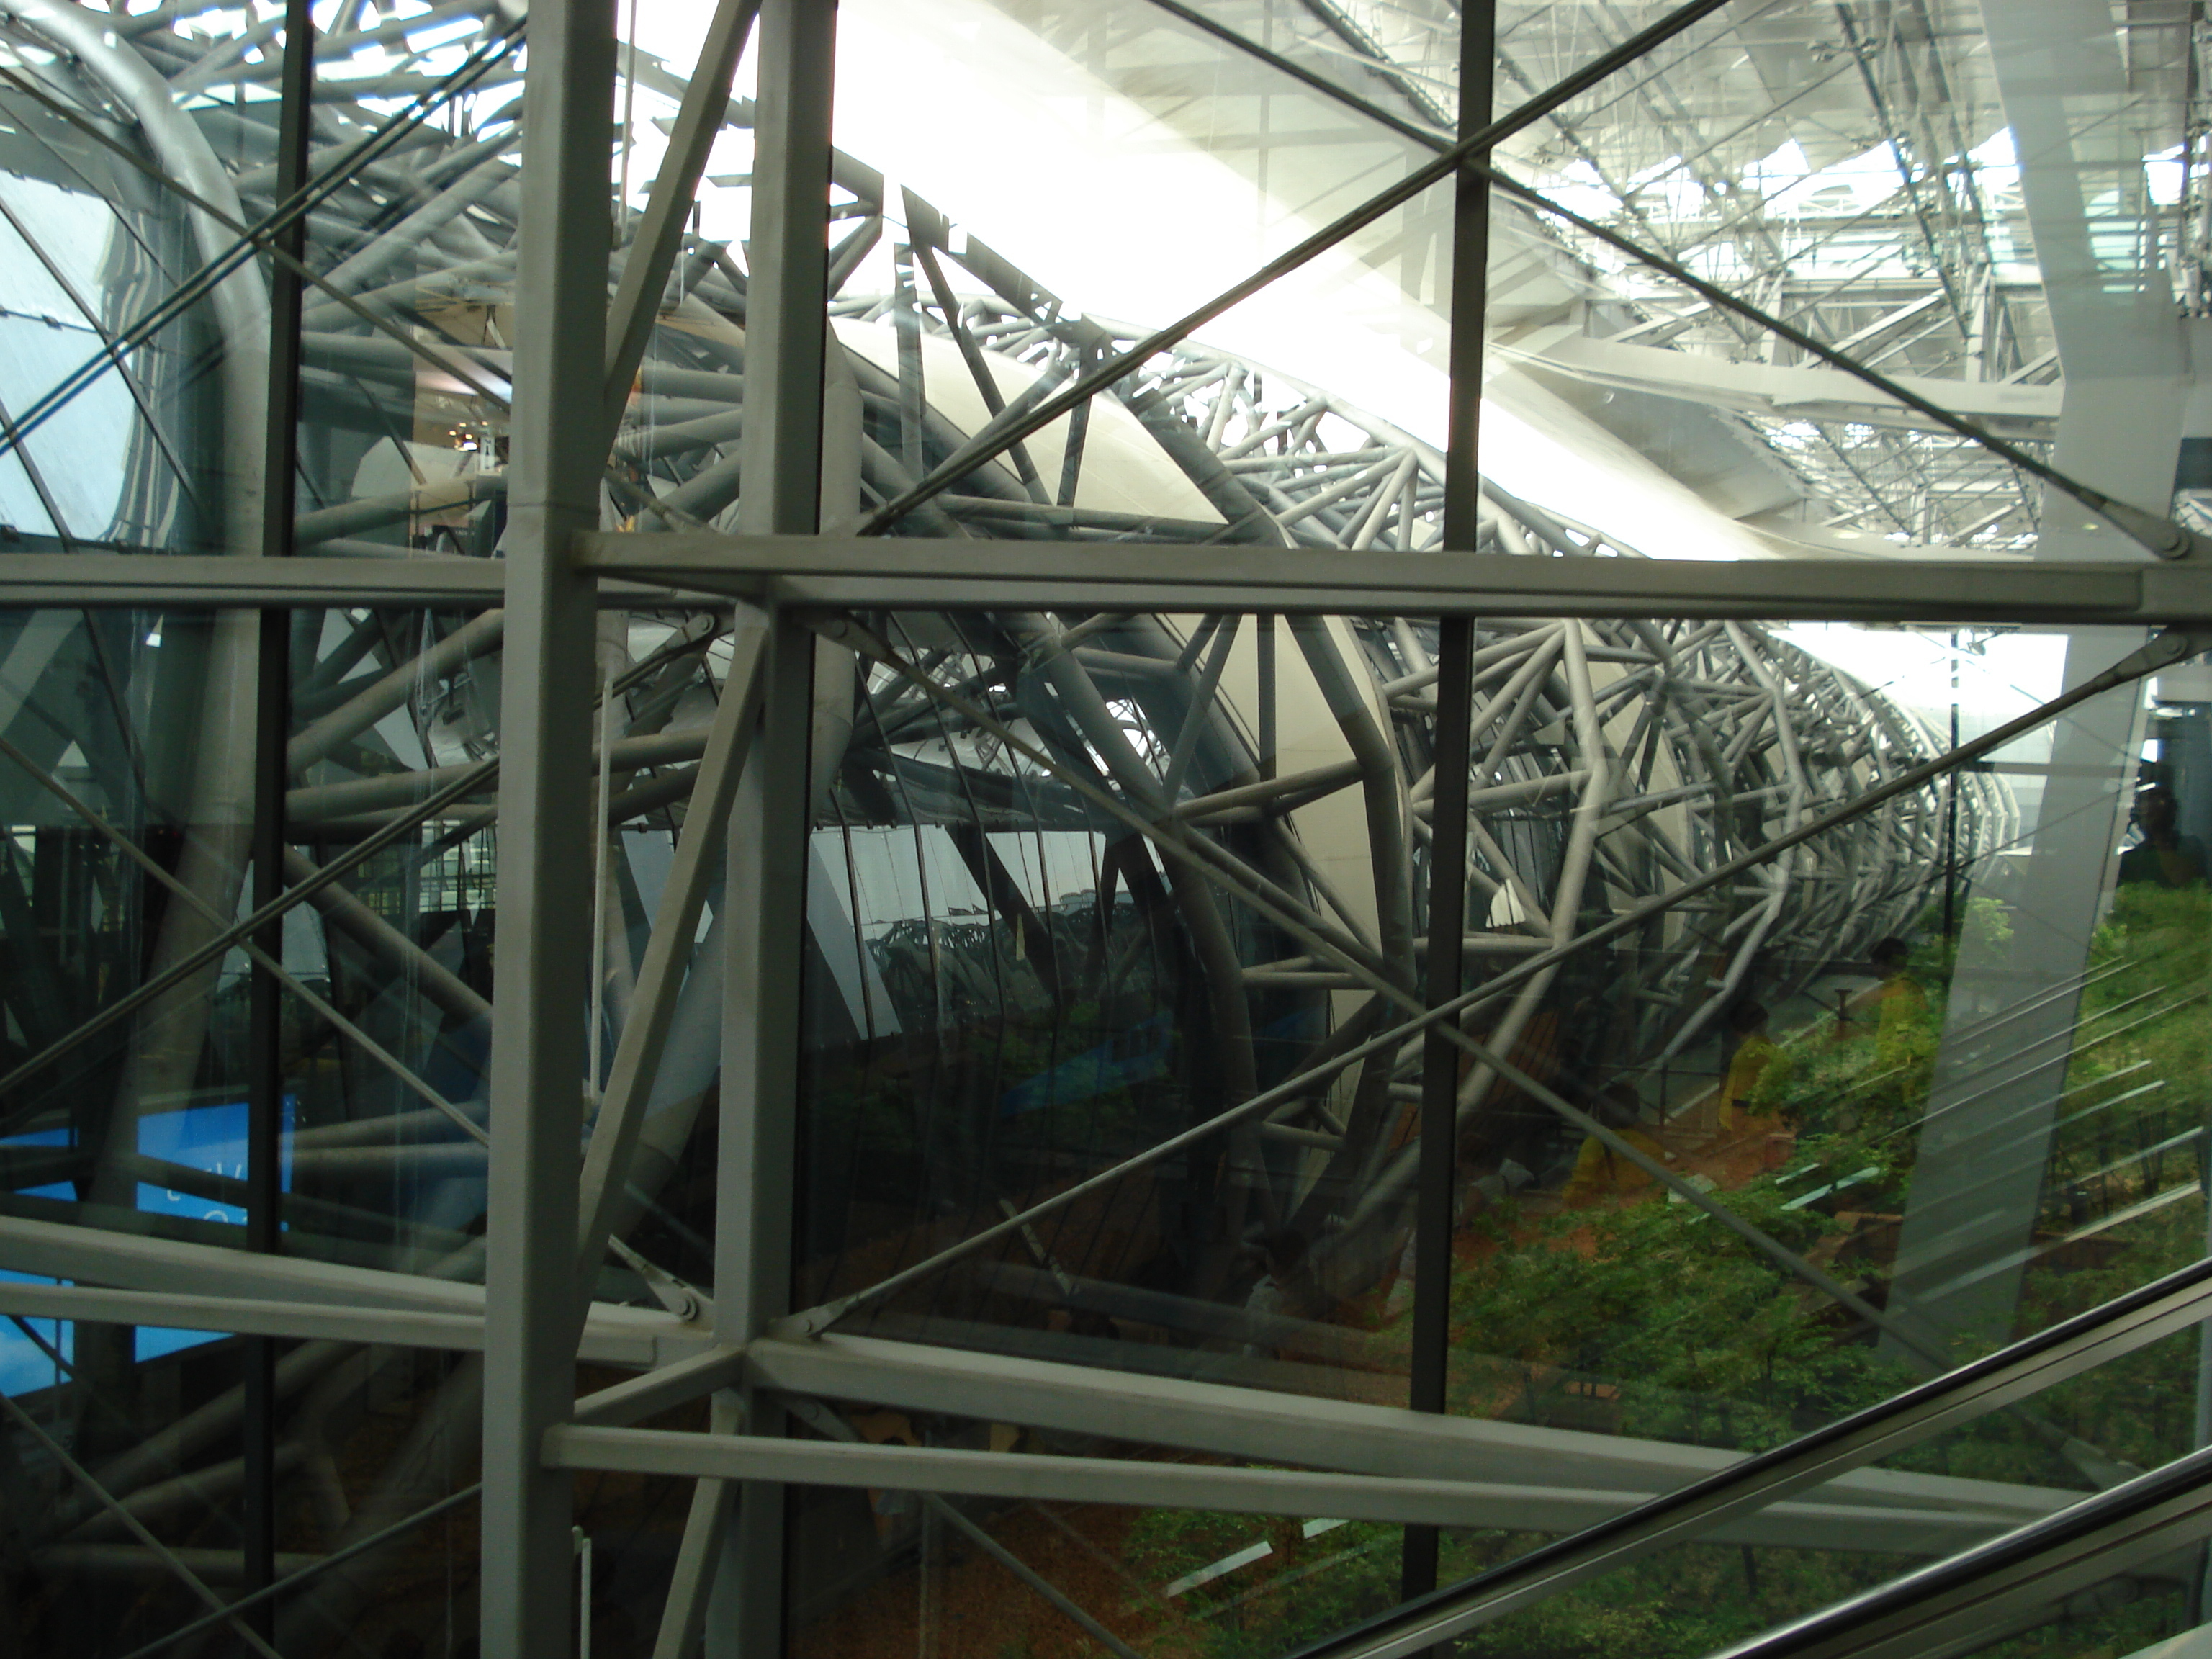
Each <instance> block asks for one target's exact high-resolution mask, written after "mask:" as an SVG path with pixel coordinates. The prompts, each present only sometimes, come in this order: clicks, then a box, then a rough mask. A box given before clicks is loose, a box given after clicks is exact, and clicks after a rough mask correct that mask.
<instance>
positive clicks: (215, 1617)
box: [123, 1480, 483, 1659]
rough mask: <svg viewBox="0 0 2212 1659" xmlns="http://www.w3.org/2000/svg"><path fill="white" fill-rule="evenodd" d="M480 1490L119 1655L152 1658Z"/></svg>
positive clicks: (464, 1492) (476, 1489)
mask: <svg viewBox="0 0 2212 1659" xmlns="http://www.w3.org/2000/svg"><path fill="white" fill-rule="evenodd" d="M481 1492H483V1482H482V1481H481V1480H479V1481H477V1482H476V1483H475V1484H474V1485H473V1486H464V1487H463V1488H462V1489H461V1490H460V1491H459V1492H454V1493H453V1494H452V1495H451V1496H450V1497H447V1498H440V1499H439V1500H438V1501H437V1502H436V1503H435V1504H430V1505H429V1506H428V1508H426V1509H420V1510H416V1511H415V1513H414V1514H412V1515H410V1516H407V1517H406V1518H405V1519H404V1520H400V1521H395V1522H392V1524H391V1525H390V1526H388V1527H386V1528H384V1529H383V1530H381V1531H380V1532H374V1533H371V1534H369V1535H368V1537H366V1538H362V1539H357V1540H356V1541H354V1542H353V1543H350V1544H348V1545H347V1546H346V1547H344V1548H343V1549H339V1550H332V1551H331V1553H329V1554H328V1555H325V1556H320V1557H318V1558H317V1559H315V1560H314V1561H313V1563H312V1564H310V1565H307V1566H304V1567H302V1568H301V1569H300V1570H299V1571H297V1572H295V1573H294V1574H293V1575H292V1576H291V1577H289V1578H283V1579H279V1580H278V1581H277V1582H276V1583H273V1584H271V1585H270V1586H269V1587H268V1588H267V1589H258V1590H256V1591H254V1592H253V1593H252V1595H241V1596H240V1597H239V1598H238V1600H237V1601H233V1602H231V1603H230V1604H229V1605H228V1607H224V1608H222V1610H221V1611H220V1612H216V1613H205V1614H203V1615H202V1616H201V1617H199V1618H197V1619H195V1620H192V1621H191V1623H190V1624H188V1625H179V1626H177V1628H176V1629H174V1630H173V1631H171V1632H169V1633H168V1634H167V1636H157V1637H155V1638H154V1639H153V1640H152V1641H150V1642H149V1643H147V1644H145V1645H144V1646H143V1647H137V1648H133V1649H131V1651H130V1652H128V1653H126V1654H125V1655H124V1656H123V1659H153V1656H154V1655H155V1654H157V1653H159V1652H161V1650H163V1649H164V1648H168V1647H173V1646H175V1645H176V1644H178V1643H179V1642H181V1641H183V1640H184V1639H185V1638H187V1637H191V1636H197V1635H198V1634H199V1633H200V1632H203V1631H206V1630H211V1629H213V1628H214V1627H215V1626H217V1625H219V1624H222V1622H223V1621H224V1620H227V1619H229V1618H232V1617H234V1615H236V1614H238V1613H245V1612H248V1611H251V1610H252V1608H254V1607H259V1606H261V1605H263V1604H264V1602H269V1601H275V1600H276V1598H277V1597H278V1596H280V1595H288V1594H289V1593H290V1592H291V1591H293V1590H295V1589H299V1588H300V1587H301V1585H302V1584H305V1583H308V1582H310V1581H311V1580H313V1578H314V1577H316V1575H318V1574H319V1573H325V1572H328V1571H330V1570H331V1568H332V1567H341V1566H343V1565H345V1564H346V1563H347V1562H349V1561H350V1560H352V1559H354V1558H355V1557H356V1556H361V1555H366V1554H367V1553H368V1552H369V1551H371V1550H374V1549H379V1548H381V1547H383V1546H384V1545H386V1544H388V1543H390V1542H391V1541H392V1540H393V1539H395V1538H398V1537H400V1536H401V1535H403V1534H406V1533H410V1532H412V1531H414V1530H415V1528H417V1527H419V1526H421V1525H422V1524H423V1522H427V1521H435V1520H436V1519H437V1518H438V1517H439V1516H441V1515H443V1514H445V1513H446V1512H447V1510H457V1509H459V1508H460V1506H461V1505H462V1504H466V1503H469V1502H470V1501H471V1500H472V1499H474V1498H476V1497H477V1495H478V1494H480V1493H481Z"/></svg>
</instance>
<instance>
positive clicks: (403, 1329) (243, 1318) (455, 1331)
mask: <svg viewBox="0 0 2212 1659" xmlns="http://www.w3.org/2000/svg"><path fill="white" fill-rule="evenodd" d="M461 1288H464V1289H465V1288H467V1287H466V1286H463V1287H461ZM479 1301H481V1297H479ZM633 1311H635V1310H629V1309H622V1308H605V1307H603V1308H599V1309H596V1310H594V1312H595V1313H598V1314H600V1315H605V1316H611V1317H600V1318H595V1319H594V1320H592V1322H590V1323H589V1324H587V1325H586V1327H585V1330H584V1338H583V1343H582V1346H580V1348H579V1349H578V1351H577V1358H580V1359H584V1360H587V1361H589V1362H591V1363H592V1364H603V1365H641V1366H644V1365H653V1364H658V1363H659V1362H660V1361H661V1360H663V1359H664V1358H665V1357H666V1355H665V1351H664V1349H663V1347H662V1345H661V1342H660V1340H659V1333H657V1332H656V1331H654V1330H653V1329H652V1328H649V1327H647V1326H644V1325H641V1324H640V1323H639V1322H636V1321H634V1320H631V1319H628V1318H625V1317H623V1316H624V1315H626V1314H628V1313H630V1312H633ZM0 1314H15V1315H17V1316H21V1317H22V1318H25V1319H72V1320H76V1319H81V1320H84V1321H87V1322H89V1323H92V1324H95V1325H145V1326H150V1327H153V1328H155V1329H161V1330H184V1331H222V1332H225V1333H228V1334H233V1335H238V1336H283V1337H295V1338H299V1339H301V1340H313V1339H318V1338H319V1339H323V1340H329V1341H333V1342H379V1343H385V1344H388V1345H389V1346H392V1347H396V1348H438V1349H442V1350H445V1351H447V1352H455V1353H477V1352H483V1345H484V1336H483V1311H482V1310H481V1308H480V1307H479V1309H478V1310H477V1311H476V1312H473V1313H431V1312H427V1311H424V1310H419V1309H404V1308H359V1307H348V1306H346V1305H344V1304H342V1303H334V1302H277V1301H268V1300H264V1299H260V1298H256V1297H236V1296H178V1295H175V1294H173V1293H172V1292H167V1291H161V1292H156V1291H114V1290H108V1289H106V1288H104V1287H101V1286H99V1285H27V1284H24V1283H21V1281H19V1280H15V1279H0ZM684 1363H685V1362H684V1361H681V1360H679V1361H677V1362H676V1364H674V1365H669V1366H667V1367H665V1370H674V1369H675V1368H676V1365H680V1364H684ZM662 1374H663V1373H662V1372H648V1373H647V1376H660V1375H662ZM643 1414H647V1415H649V1413H643Z"/></svg>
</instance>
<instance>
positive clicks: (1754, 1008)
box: [1720, 997, 1790, 1134]
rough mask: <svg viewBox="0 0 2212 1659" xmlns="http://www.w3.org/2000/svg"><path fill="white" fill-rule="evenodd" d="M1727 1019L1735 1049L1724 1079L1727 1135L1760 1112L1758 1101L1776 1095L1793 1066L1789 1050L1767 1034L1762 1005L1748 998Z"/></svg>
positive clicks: (1723, 1117)
mask: <svg viewBox="0 0 2212 1659" xmlns="http://www.w3.org/2000/svg"><path fill="white" fill-rule="evenodd" d="M1727 1018H1728V1028H1729V1033H1730V1034H1731V1035H1732V1036H1734V1037H1735V1052H1734V1053H1733V1054H1730V1055H1729V1068H1728V1074H1727V1076H1725V1077H1724V1078H1723V1079H1721V1109H1720V1122H1721V1133H1723V1134H1729V1133H1733V1132H1734V1131H1735V1128H1736V1127H1737V1125H1738V1122H1739V1121H1740V1120H1741V1119H1743V1118H1747V1117H1749V1116H1750V1115H1752V1114H1753V1112H1754V1111H1755V1110H1756V1109H1757V1106H1756V1103H1755V1100H1756V1099H1758V1098H1764V1097H1770V1096H1771V1095H1772V1094H1773V1092H1774V1090H1775V1087H1776V1085H1778V1084H1780V1083H1781V1081H1782V1079H1784V1077H1786V1076H1787V1075H1789V1072H1790V1054H1789V1051H1788V1050H1787V1049H1785V1048H1783V1046H1782V1045H1781V1044H1780V1043H1778V1042H1776V1041H1775V1040H1774V1039H1773V1038H1772V1037H1771V1036H1767V1035H1766V1010H1765V1008H1763V1007H1761V1006H1759V1004H1758V1003H1756V1002H1753V1000H1751V999H1750V998H1748V997H1746V998H1745V999H1744V1000H1742V1001H1741V1002H1738V1003H1736V1004H1735V1005H1734V1006H1731V1007H1730V1008H1729V1011H1728V1017H1727Z"/></svg>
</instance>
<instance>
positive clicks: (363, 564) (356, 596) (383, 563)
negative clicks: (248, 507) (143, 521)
mask: <svg viewBox="0 0 2212 1659" xmlns="http://www.w3.org/2000/svg"><path fill="white" fill-rule="evenodd" d="M506 599H507V569H506V566H505V565H504V563H502V562H500V561H497V560H493V559H457V558H452V557H443V556H441V557H426V558H410V557H409V556H407V554H406V550H404V549H403V548H397V547H395V548H393V549H392V556H391V557H390V558H388V559H327V558H314V557H312V556H301V557H299V558H291V559H281V560H279V559H236V558H228V557H223V556H201V555H197V554H179V555H177V556H174V557H172V556H168V555H167V554H159V553H10V554H4V555H0V605H60V606H67V607H70V608H71V609H76V608H79V607H84V606H93V607H108V608H122V609H127V610H134V611H135V610H146V611H166V610H173V609H177V608H179V607H191V606H199V605H207V606H220V605H407V606H416V607H427V606H444V605H453V606H459V607H465V606H470V605H501V604H504V603H505V602H506Z"/></svg>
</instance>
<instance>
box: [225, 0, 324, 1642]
mask: <svg viewBox="0 0 2212 1659" xmlns="http://www.w3.org/2000/svg"><path fill="white" fill-rule="evenodd" d="M314 52H315V21H314V15H313V9H312V7H311V4H310V0H287V3H286V5H285V8H284V61H283V67H282V69H281V70H280V84H281V86H282V101H281V103H280V104H279V106H278V112H277V119H276V199H277V200H278V201H280V202H281V201H285V200H289V198H290V197H292V196H293V195H294V194H295V193H296V192H297V191H299V189H300V187H301V185H304V184H305V183H306V182H307V132H308V127H307V111H308V100H309V98H310V96H311V95H312V94H313V88H314ZM276 248H277V250H278V252H279V253H280V254H288V255H289V256H290V257H291V258H294V259H298V258H302V257H304V256H305V254H306V252H307V220H306V219H305V218H298V219H295V220H294V221H293V222H291V223H290V224H288V225H286V226H285V227H284V228H283V229H282V230H280V231H278V232H277V233H276ZM300 289H301V284H300V278H299V276H298V273H297V272H296V271H295V270H292V269H290V268H289V267H288V266H286V265H285V264H283V261H282V259H281V258H280V259H276V260H272V261H270V272H269V410H268V417H267V418H268V430H267V435H266V436H267V447H266V449H265V451H264V454H265V457H266V459H265V462H264V483H263V490H262V496H261V556H262V557H264V558H266V559H283V558H289V557H290V556H291V553H292V542H293V537H292V520H293V513H294V510H295V505H296V497H297V495H298V490H297V487H296V486H297V482H298V473H299V459H300V453H299V452H300ZM260 629H261V638H260V648H259V650H258V653H256V657H255V665H254V713H253V728H254V730H253V743H254V749H253V766H254V776H253V829H252V844H251V854H250V856H251V857H252V862H253V905H254V908H257V909H258V908H260V907H262V906H263V905H265V904H267V903H269V902H270V901H271V900H273V899H275V898H276V896H277V895H278V894H279V893H280V892H281V891H282V890H283V885H284V789H285V786H286V785H287V784H288V783H289V781H290V780H289V777H288V776H287V772H288V768H287V766H286V764H285V757H284V744H285V741H286V739H287V738H289V736H290V735H291V734H290V731H289V724H290V720H289V717H290V712H291V690H292V648H291V647H292V613H291V612H290V611H279V610H276V609H273V608H272V609H268V610H264V611H262V613H261V617H260ZM254 943H255V944H257V945H259V946H260V947H261V948H262V950H264V951H266V952H267V953H268V955H269V957H270V960H272V961H276V962H282V961H283V959H284V924H283V922H281V921H276V922H271V923H270V925H269V926H268V927H264V928H263V929H262V930H261V931H260V933H258V934H257V935H256V936H255V939H254ZM283 994H284V993H283V987H282V986H280V985H279V984H278V983H277V982H276V975H275V974H274V973H272V972H270V969H267V968H265V967H264V966H262V965H261V964H260V963H255V964H254V966H253V968H252V978H251V979H250V981H248V984H247V998H248V1001H247V1008H246V1018H247V1033H246V1056H247V1057H246V1066H247V1075H246V1248H247V1249H251V1250H259V1251H263V1252H264V1253H272V1254H273V1253H274V1252H275V1251H276V1248H277V1243H278V1240H279V1237H280V1235H281V1233H282V1230H283V1217H282V1214H281V1210H282V1206H283V1178H282V1176H283V1158H284V1057H283V1012H284V1010H283ZM242 1358H243V1360H244V1364H245V1376H244V1377H243V1379H242V1390H243V1407H244V1409H243V1410H242V1412H241V1413H240V1418H239V1429H240V1459H241V1462H242V1463H243V1466H244V1471H245V1483H244V1487H243V1490H242V1491H241V1492H240V1495H239V1496H240V1507H241V1508H242V1510H243V1511H244V1518H245V1528H244V1532H245V1535H244V1537H243V1539H242V1540H241V1542H242V1544H243V1546H244V1551H245V1566H246V1576H245V1580H244V1583H245V1588H246V1589H247V1590H249V1591H250V1590H257V1589H267V1588H268V1587H269V1586H270V1584H272V1583H275V1582H276V1341H275V1340H274V1339H272V1338H270V1337H265V1336H261V1337H252V1338H249V1339H248V1340H246V1343H245V1344H244V1347H243V1352H242ZM247 1617H248V1619H249V1620H250V1621H251V1623H252V1626H253V1627H254V1628H255V1629H256V1630H258V1631H259V1632H261V1634H262V1635H263V1636H264V1637H268V1636H273V1635H274V1634H275V1633H276V1608H275V1607H274V1606H273V1605H264V1606H263V1607H258V1608H256V1609H255V1610H254V1611H253V1612H252V1613H250V1614H249V1615H247Z"/></svg>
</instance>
